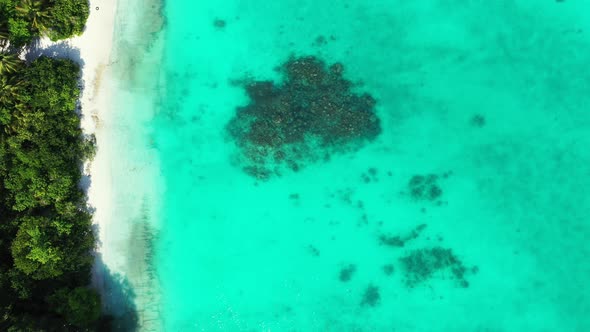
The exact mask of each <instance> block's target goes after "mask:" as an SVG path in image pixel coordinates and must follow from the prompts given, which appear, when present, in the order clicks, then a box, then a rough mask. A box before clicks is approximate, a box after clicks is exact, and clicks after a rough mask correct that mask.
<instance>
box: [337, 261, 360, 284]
mask: <svg viewBox="0 0 590 332" xmlns="http://www.w3.org/2000/svg"><path fill="white" fill-rule="evenodd" d="M355 272H356V265H354V264H349V265H347V266H345V267H343V268H342V269H341V270H340V277H339V279H340V281H342V282H348V281H350V279H351V278H352V276H353V275H354V273H355Z"/></svg>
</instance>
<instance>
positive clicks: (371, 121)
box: [227, 56, 381, 179]
mask: <svg viewBox="0 0 590 332" xmlns="http://www.w3.org/2000/svg"><path fill="white" fill-rule="evenodd" d="M278 69H279V71H280V73H281V74H282V76H283V82H282V83H280V84H277V83H275V82H272V81H250V82H246V83H244V87H245V89H246V93H247V94H248V96H249V97H250V104H248V105H246V106H244V107H239V108H238V109H237V111H236V115H235V116H234V118H233V119H232V120H231V121H230V122H229V124H228V126H227V129H228V132H229V135H230V137H231V138H232V139H233V140H234V141H235V142H236V144H237V146H238V148H239V156H240V158H238V159H239V161H240V164H241V165H240V166H241V167H242V168H243V169H244V170H245V171H246V172H247V173H248V174H250V175H252V176H255V177H258V178H261V179H267V178H269V177H270V176H271V175H273V174H274V175H278V174H280V172H281V170H283V169H291V170H292V171H298V170H299V169H301V167H304V166H305V164H306V163H309V162H317V161H325V160H329V156H330V155H331V154H332V153H343V152H349V151H355V150H357V149H359V148H361V147H362V146H363V145H364V144H366V142H368V141H372V140H374V139H375V138H376V137H377V136H378V135H379V134H380V132H381V125H380V121H379V119H378V117H377V115H376V114H375V105H376V101H375V99H374V98H373V97H372V96H371V95H369V94H366V93H365V94H356V93H354V92H353V91H352V90H351V88H352V83H351V82H350V81H348V80H346V79H345V78H343V76H342V75H343V73H344V66H343V65H342V64H339V63H336V64H333V65H331V66H330V67H327V66H326V64H325V63H324V62H323V61H322V60H320V59H318V58H316V57H312V56H307V57H291V58H290V59H289V60H288V61H287V62H285V63H284V64H283V65H282V66H281V67H280V68H278Z"/></svg>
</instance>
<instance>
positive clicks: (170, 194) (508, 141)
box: [115, 0, 590, 331]
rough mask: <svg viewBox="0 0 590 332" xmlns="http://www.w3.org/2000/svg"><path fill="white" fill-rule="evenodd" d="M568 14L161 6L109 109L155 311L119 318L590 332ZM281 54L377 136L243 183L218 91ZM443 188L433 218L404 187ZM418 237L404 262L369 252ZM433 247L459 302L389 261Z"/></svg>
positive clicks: (577, 101) (207, 326)
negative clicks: (316, 75) (443, 252)
mask: <svg viewBox="0 0 590 332" xmlns="http://www.w3.org/2000/svg"><path fill="white" fill-rule="evenodd" d="M128 8H131V6H129V7H128ZM127 10H129V13H131V9H127ZM586 13H590V6H589V5H587V4H586V5H585V4H584V2H583V1H565V2H563V3H558V2H555V1H542V2H541V1H494V2H489V1H452V0H439V1H394V0H381V1H371V2H367V1H353V0H351V1H347V2H343V3H340V4H334V3H333V2H332V1H323V0H315V1H301V0H299V1H295V0H281V1H275V2H269V1H258V0H250V1H239V0H231V1H230V0H228V1H225V2H224V4H223V5H220V4H218V2H214V1H200V2H192V1H174V2H173V1H168V2H166V3H165V6H164V10H163V15H164V17H165V22H166V23H165V26H164V29H163V30H161V31H160V32H159V33H158V34H155V35H157V37H158V39H157V40H159V41H161V42H162V43H163V44H162V45H163V46H161V47H162V48H161V50H162V51H161V52H162V54H161V58H160V57H159V56H160V55H158V56H156V57H155V58H156V59H158V60H157V61H156V63H154V61H155V60H154V61H145V62H144V63H140V64H138V68H136V70H137V72H138V73H141V72H142V71H143V73H148V74H145V75H144V76H140V77H141V79H140V80H143V82H142V83H141V84H143V85H142V86H143V87H144V88H137V84H139V83H138V82H137V80H138V79H137V78H136V80H135V81H134V83H133V84H130V85H129V86H131V87H135V88H129V94H125V93H121V95H119V100H120V101H121V102H123V100H124V102H125V105H126V109H127V110H128V113H126V114H128V115H127V116H124V117H123V116H121V117H120V118H119V125H122V126H125V124H126V123H128V124H132V125H129V126H128V127H126V128H128V130H129V131H132V132H133V133H136V134H137V135H138V137H142V138H143V141H142V140H141V139H138V140H137V141H135V140H130V141H124V142H122V143H121V146H122V147H121V149H122V150H125V149H126V148H127V149H129V150H130V151H134V153H131V154H129V155H127V158H131V159H133V158H142V157H144V156H146V155H149V156H152V155H154V156H155V158H156V159H157V163H155V164H157V168H158V172H157V173H158V179H155V180H153V179H146V181H147V182H150V183H151V181H152V180H153V181H154V182H157V183H158V185H157V186H156V188H157V190H156V193H155V194H153V195H152V196H153V200H154V201H153V204H152V205H151V213H152V215H151V218H152V220H151V222H152V223H153V225H154V229H155V231H154V232H155V233H157V237H156V240H155V242H154V243H153V250H154V259H153V261H152V262H151V263H152V264H153V268H154V270H155V273H154V279H155V280H156V283H155V284H157V287H156V288H157V290H158V294H159V295H158V297H157V299H156V297H151V298H150V300H148V301H147V302H150V301H151V302H152V303H146V302H141V301H139V302H138V310H139V311H140V312H142V311H145V310H152V308H153V306H154V301H156V302H157V307H158V309H157V312H158V314H157V317H158V318H157V319H158V320H159V322H160V323H159V325H158V326H159V327H157V328H155V327H153V326H154V325H150V326H151V328H152V329H156V330H164V331H588V330H590V319H589V318H588V317H590V288H589V287H588V285H587V280H588V277H590V263H589V262H588V259H587V257H588V255H589V254H590V246H588V245H587V241H586V239H588V238H589V236H590V220H589V217H590V196H588V194H587V193H588V190H587V188H589V187H590V169H589V168H588V165H589V164H590V163H589V162H590V152H588V151H589V150H588V148H587V146H588V145H589V143H590V110H589V109H588V107H589V105H590V94H588V91H589V88H590V78H589V77H590V76H589V75H588V74H589V72H588V66H587V61H588V54H590V53H589V51H590V35H589V33H590V14H586ZM120 15H123V17H124V16H125V14H124V13H123V14H121V13H120ZM128 15H131V14H128ZM138 19H140V18H138ZM215 20H223V21H224V22H225V26H224V27H217V26H216V25H215V24H214V22H215ZM319 36H324V38H325V43H318V42H317V37H319ZM149 37H150V38H154V34H150V35H149ZM145 38H147V37H145ZM156 45H159V44H157V43H156ZM146 47H149V49H150V52H156V53H157V52H159V51H157V49H158V48H157V47H156V46H154V43H149V45H148V46H146ZM154 49H155V50H156V51H154ZM149 54H152V53H149ZM290 54H295V55H316V56H318V57H320V58H322V59H323V60H325V61H326V62H327V63H329V64H331V63H334V62H341V63H342V64H343V65H344V67H345V77H347V78H349V79H351V80H353V81H354V82H358V83H359V87H358V88H357V89H358V91H362V92H369V93H371V94H372V95H373V96H374V97H375V98H376V99H377V101H378V103H377V113H378V116H379V118H380V119H381V124H382V128H383V131H382V133H381V135H380V136H379V137H378V139H377V140H376V141H374V142H372V143H370V144H367V145H366V146H365V147H364V148H363V149H361V150H359V151H357V152H355V153H348V154H340V155H333V156H332V157H331V159H330V160H329V161H328V162H320V163H315V164H310V165H307V166H306V167H304V168H303V169H302V170H300V171H299V172H284V173H283V174H282V175H281V176H280V177H274V178H272V179H270V180H268V181H257V180H256V179H254V178H252V177H250V176H248V175H247V174H245V173H244V172H243V171H242V170H241V168H240V165H239V164H237V163H236V161H235V158H233V157H234V156H235V153H236V147H235V145H234V143H233V142H232V141H231V140H230V139H229V138H228V136H227V134H226V132H225V126H226V124H227V123H228V122H229V120H230V119H231V118H232V117H233V116H234V114H235V112H236V107H238V106H244V105H246V104H247V103H248V102H249V100H248V98H247V97H246V95H245V93H244V91H243V88H241V87H240V86H237V85H235V84H232V83H231V82H232V81H235V80H239V79H242V78H244V77H252V78H255V79H260V80H264V79H278V76H277V73H276V72H275V71H274V70H273V69H274V68H275V67H276V66H279V65H280V64H281V63H283V62H284V61H285V60H286V59H287V58H288V57H289V55H290ZM150 59H151V58H150ZM158 61H161V63H160V62H158ZM142 66H143V67H142ZM134 84H135V85H134ZM146 109H149V110H153V113H152V112H151V111H150V112H146ZM146 114H147V115H146ZM138 119H139V120H138ZM474 119H475V120H474ZM477 119H480V120H479V121H478V120H477ZM481 119H483V120H484V121H483V122H482V121H481ZM131 136H132V135H131ZM141 142H143V143H141ZM141 144H144V145H141ZM143 150H145V151H147V152H145V153H141V151H143ZM138 151H139V152H138ZM150 165H152V166H153V164H150ZM371 169H374V171H371ZM372 173H374V175H372ZM445 173H446V174H447V175H448V176H446V177H441V178H440V180H439V182H438V184H439V185H440V188H441V189H442V193H443V194H442V197H441V199H440V200H439V202H440V203H437V202H431V201H421V200H415V199H412V198H411V197H410V196H409V195H408V182H409V181H410V179H411V178H412V176H414V175H426V174H438V175H442V174H445ZM115 176H119V177H120V179H121V180H122V181H121V182H120V184H118V186H120V187H123V186H125V183H126V182H125V181H124V179H125V177H126V175H125V171H122V172H121V173H120V174H119V175H117V174H115ZM367 179H368V180H367ZM115 182H117V181H115ZM115 186H117V184H115ZM120 190H122V189H120ZM126 190H129V189H126ZM152 196H150V197H152ZM142 199H143V200H145V197H142V195H140V194H138V195H134V196H133V198H131V200H135V201H138V200H142ZM134 220H135V219H134ZM134 222H136V221H134ZM421 224H425V225H426V227H425V228H424V230H423V232H421V233H420V235H419V236H418V237H417V238H416V239H414V240H412V241H408V243H407V244H406V245H405V246H403V247H392V246H387V245H383V244H382V243H380V241H379V238H380V236H381V235H401V236H402V237H403V236H405V235H404V234H410V233H411V231H412V230H413V229H415V228H416V227H417V226H418V225H421ZM434 247H442V248H448V249H451V250H452V251H453V253H454V254H455V255H456V256H457V257H458V258H459V259H460V260H461V261H462V262H463V264H464V265H465V266H466V267H467V268H468V269H469V271H468V272H467V274H466V275H465V279H466V281H467V282H468V284H469V286H468V287H466V288H465V287H461V286H460V285H458V283H457V280H454V279H453V276H452V273H451V272H450V271H448V270H447V271H442V272H437V273H435V274H434V275H432V276H431V277H430V278H428V279H427V280H425V281H424V282H422V283H419V284H417V285H415V287H408V285H407V284H406V283H405V280H406V279H407V274H406V273H405V272H404V269H403V264H402V263H401V261H400V258H401V257H404V256H406V255H408V254H410V253H412V252H413V250H416V249H429V248H434ZM388 264H391V265H393V268H394V272H393V273H392V274H391V275H388V274H386V273H384V269H383V267H384V266H385V265H388ZM349 265H354V266H355V272H354V273H353V274H352V276H351V278H350V280H348V281H345V282H344V281H342V280H340V274H341V273H342V269H344V268H346V267H348V266H349ZM473 267H477V268H476V269H473ZM370 285H371V286H374V287H376V288H377V289H378V293H379V297H380V299H379V301H378V302H377V303H376V304H375V305H374V306H370V305H366V304H363V295H364V294H365V292H366V290H367V288H368V287H369V286H370ZM148 307H149V308H150V309H148ZM144 328H145V329H148V328H147V327H146V326H144Z"/></svg>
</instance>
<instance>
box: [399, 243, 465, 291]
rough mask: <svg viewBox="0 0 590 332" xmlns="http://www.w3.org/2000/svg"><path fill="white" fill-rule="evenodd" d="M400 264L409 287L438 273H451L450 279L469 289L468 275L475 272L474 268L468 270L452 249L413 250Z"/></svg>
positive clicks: (401, 259)
mask: <svg viewBox="0 0 590 332" xmlns="http://www.w3.org/2000/svg"><path fill="white" fill-rule="evenodd" d="M400 263H401V265H402V269H403V272H404V276H405V283H406V286H408V287H414V286H416V285H418V284H420V283H423V282H426V281H427V280H429V279H431V278H432V277H434V276H435V275H436V274H438V273H441V274H443V275H442V276H445V275H444V274H445V272H447V273H449V272H450V278H451V279H452V280H454V281H456V283H457V285H458V286H460V287H463V288H467V287H469V282H468V281H467V279H466V275H467V274H468V273H470V272H474V271H475V269H474V268H472V269H470V270H468V269H467V268H466V267H465V265H464V264H463V262H461V261H460V260H459V258H458V257H457V256H456V255H455V254H454V253H453V251H452V250H451V249H445V248H442V247H434V248H429V249H416V250H412V251H410V252H408V254H407V255H406V256H404V257H402V258H400Z"/></svg>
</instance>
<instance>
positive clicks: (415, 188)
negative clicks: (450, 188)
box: [408, 174, 443, 201]
mask: <svg viewBox="0 0 590 332" xmlns="http://www.w3.org/2000/svg"><path fill="white" fill-rule="evenodd" d="M438 180H439V176H438V175H434V174H429V175H414V176H412V178H411V179H410V181H409V182H408V191H409V193H410V196H411V197H412V198H413V199H415V200H423V201H436V200H437V199H439V198H440V197H441V196H442V194H443V192H442V189H441V188H440V186H439V185H438Z"/></svg>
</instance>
